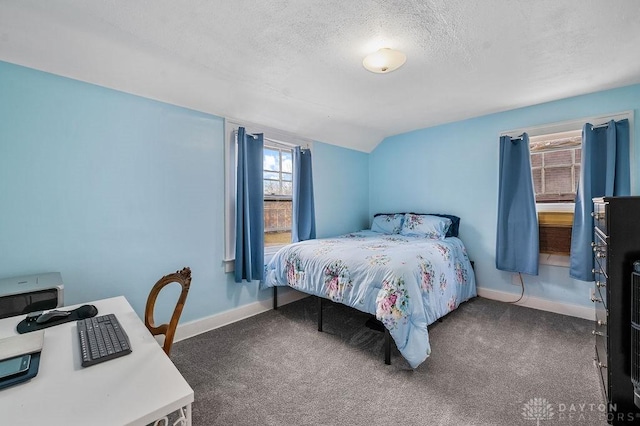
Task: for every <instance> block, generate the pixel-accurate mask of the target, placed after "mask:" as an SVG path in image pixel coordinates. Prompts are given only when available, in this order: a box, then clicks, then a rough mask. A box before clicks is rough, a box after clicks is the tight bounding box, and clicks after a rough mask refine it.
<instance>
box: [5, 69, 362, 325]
mask: <svg viewBox="0 0 640 426" xmlns="http://www.w3.org/2000/svg"><path fill="white" fill-rule="evenodd" d="M211 96H215V95H214V94H212V95H211ZM223 125H224V120H223V119H222V118H220V117H216V116H212V115H209V114H204V113H200V112H197V111H193V110H188V109H185V108H179V107H176V106H172V105H168V104H165V103H161V102H156V101H152V100H149V99H145V98H141V97H138V96H133V95H129V94H125V93H122V92H118V91H115V90H110V89H106V88H102V87H99V86H95V85H91V84H86V83H82V82H79V81H75V80H71V79H67V78H63V77H59V76H55V75H51V74H47V73H43V72H40V71H35V70H31V69H28V68H23V67H20V66H16V65H12V64H8V63H5V62H0V277H10V276H17V275H23V274H32V273H41V272H50V271H59V272H61V273H62V277H63V280H64V283H65V302H66V304H74V303H82V302H86V301H89V300H95V299H99V298H103V297H110V296H116V295H120V294H124V295H125V296H126V297H127V299H128V300H129V302H130V303H131V305H132V306H133V307H134V308H135V310H136V311H137V312H138V314H139V315H142V313H143V311H144V305H145V302H146V298H147V295H148V293H149V290H150V288H151V286H152V285H153V283H155V282H156V280H158V279H159V278H160V276H162V275H164V274H166V273H170V272H173V271H175V270H177V269H180V268H182V267H183V266H186V265H188V266H190V267H191V269H192V271H193V282H192V286H191V290H190V293H189V297H188V300H187V304H186V307H185V310H184V312H183V317H182V320H183V321H188V320H193V319H197V318H202V317H206V316H209V315H212V314H215V313H219V312H223V311H226V310H229V309H232V308H235V307H238V306H241V305H244V304H248V303H251V302H254V301H256V300H264V299H267V298H269V297H270V295H271V292H267V291H265V292H259V291H258V290H257V285H256V284H255V283H252V284H242V285H240V284H235V283H234V282H233V277H232V274H225V273H224V270H223V263H222V259H223V249H224V247H223V246H224V220H223V217H224V216H223V214H224V206H223V200H224V175H223V171H224V167H223V166H224V156H223V137H224V136H223V135H224V132H223ZM334 156H339V157H340V158H334ZM336 165H337V166H338V167H336ZM325 174H328V175H325ZM314 182H315V183H316V184H315V186H316V206H317V222H318V233H319V234H321V235H328V234H330V233H332V232H334V231H338V230H340V231H342V230H345V231H353V230H355V229H358V228H360V226H359V225H360V223H361V222H362V218H363V217H366V215H367V213H368V195H367V188H368V156H367V155H366V154H362V153H358V152H355V151H350V150H346V149H342V148H336V147H333V146H331V145H328V144H324V143H320V142H317V143H315V144H314ZM333 185H337V187H336V188H333V187H332V186H333ZM352 199H355V200H357V201H358V202H357V203H346V202H345V200H349V201H350V200H352ZM345 207H348V208H345ZM334 208H339V209H340V212H339V214H337V213H336V212H335V211H334ZM174 293H175V289H174ZM171 299H172V294H171V291H170V292H169V294H168V295H164V296H162V297H161V298H160V300H159V303H158V307H157V311H158V313H159V317H160V319H162V318H167V317H168V315H169V312H170V311H171V309H172V306H170V301H171ZM173 300H175V299H173Z"/></svg>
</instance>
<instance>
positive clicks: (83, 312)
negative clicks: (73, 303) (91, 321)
mask: <svg viewBox="0 0 640 426" xmlns="http://www.w3.org/2000/svg"><path fill="white" fill-rule="evenodd" d="M75 312H76V313H77V315H78V319H84V318H91V317H95V316H96V315H97V314H98V308H96V307H95V306H93V305H82V306H80V307H79V308H77V309H75Z"/></svg>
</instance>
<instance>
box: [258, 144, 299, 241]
mask: <svg viewBox="0 0 640 426" xmlns="http://www.w3.org/2000/svg"><path fill="white" fill-rule="evenodd" d="M263 161H264V245H265V247H270V246H277V245H282V244H288V243H290V242H291V217H292V204H293V201H292V198H291V194H292V192H293V188H292V184H293V182H292V177H293V159H292V152H291V147H287V146H283V145H281V144H276V143H274V142H273V141H270V140H265V142H264V160H263Z"/></svg>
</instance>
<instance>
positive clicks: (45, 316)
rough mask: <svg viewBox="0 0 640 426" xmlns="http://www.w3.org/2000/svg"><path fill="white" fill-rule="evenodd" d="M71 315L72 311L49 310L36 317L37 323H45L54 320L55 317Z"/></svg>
mask: <svg viewBox="0 0 640 426" xmlns="http://www.w3.org/2000/svg"><path fill="white" fill-rule="evenodd" d="M69 315H71V312H67V311H49V312H45V313H44V314H42V315H40V316H39V317H38V318H37V319H36V323H38V324H44V323H45V322H49V321H53V320H55V319H60V318H63V317H67V316H69Z"/></svg>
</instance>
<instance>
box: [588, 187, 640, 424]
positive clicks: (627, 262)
mask: <svg viewBox="0 0 640 426" xmlns="http://www.w3.org/2000/svg"><path fill="white" fill-rule="evenodd" d="M593 219H594V221H593V222H594V242H593V253H594V270H593V271H594V273H595V290H594V295H593V296H592V298H591V300H593V302H594V303H595V306H596V323H595V329H594V330H593V334H594V335H595V339H596V342H595V349H596V356H595V364H596V367H597V370H598V374H599V375H600V380H601V382H600V383H601V385H602V392H603V394H604V399H605V402H606V405H607V417H608V419H609V421H610V423H612V424H637V423H640V409H639V408H638V407H636V406H635V405H634V402H633V384H632V383H631V272H632V271H633V262H634V261H635V260H638V259H640V197H604V198H594V199H593ZM636 414H637V416H636Z"/></svg>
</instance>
